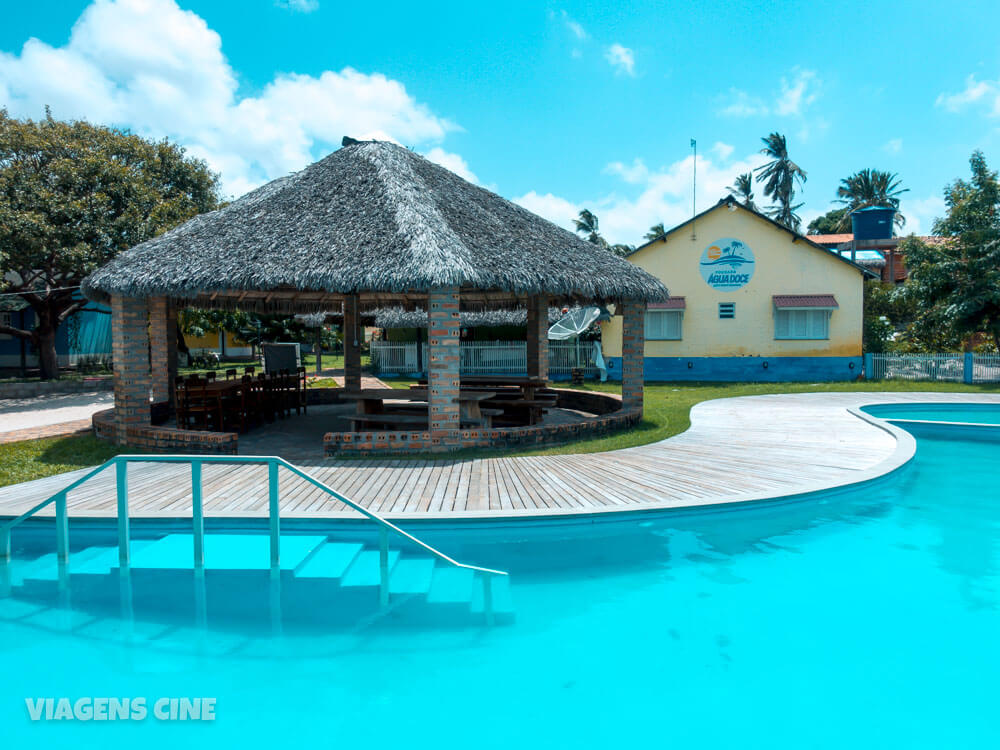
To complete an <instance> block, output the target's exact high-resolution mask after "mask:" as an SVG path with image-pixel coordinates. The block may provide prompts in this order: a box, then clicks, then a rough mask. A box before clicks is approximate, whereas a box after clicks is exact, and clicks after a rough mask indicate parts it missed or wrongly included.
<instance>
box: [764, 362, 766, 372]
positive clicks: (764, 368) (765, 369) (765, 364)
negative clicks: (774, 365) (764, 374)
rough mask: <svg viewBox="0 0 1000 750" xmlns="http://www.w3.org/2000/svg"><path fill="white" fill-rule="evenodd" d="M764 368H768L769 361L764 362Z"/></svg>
mask: <svg viewBox="0 0 1000 750" xmlns="http://www.w3.org/2000/svg"><path fill="white" fill-rule="evenodd" d="M764 369H765V370H766V369H767V362H765V363H764Z"/></svg>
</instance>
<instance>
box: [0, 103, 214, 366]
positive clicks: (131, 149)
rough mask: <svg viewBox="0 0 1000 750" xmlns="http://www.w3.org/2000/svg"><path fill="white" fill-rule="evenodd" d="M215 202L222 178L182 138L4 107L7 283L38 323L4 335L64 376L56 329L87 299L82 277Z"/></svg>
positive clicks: (0, 196) (0, 158)
mask: <svg viewBox="0 0 1000 750" xmlns="http://www.w3.org/2000/svg"><path fill="white" fill-rule="evenodd" d="M217 205H218V180H217V177H216V176H215V175H213V174H212V173H211V172H210V171H209V170H208V168H207V167H206V165H205V163H204V162H202V161H200V160H196V159H192V158H190V157H188V156H186V155H185V153H184V149H182V148H180V147H179V146H177V145H175V144H172V143H169V142H167V141H165V140H164V141H158V142H151V141H148V140H145V139H143V138H140V137H139V136H136V135H132V134H130V133H128V132H127V131H123V130H118V129H115V128H106V127H100V126H96V125H91V124H89V123H86V122H59V121H57V120H54V119H53V118H52V116H51V115H50V114H49V113H48V112H46V117H45V119H43V120H40V121H38V122H35V121H32V120H17V119H14V118H12V117H10V116H9V115H8V114H7V111H6V110H0V291H3V292H7V293H10V292H14V293H17V294H18V296H19V297H20V298H21V299H23V300H24V301H25V302H26V303H27V304H28V305H30V306H31V309H32V310H33V311H34V314H35V327H34V328H33V329H31V330H22V329H20V328H16V327H13V326H7V325H0V333H6V334H10V335H13V336H16V337H18V338H21V339H24V340H27V341H29V342H31V345H32V346H33V347H34V348H35V349H36V350H37V351H38V354H39V361H40V365H41V375H42V377H43V378H46V379H48V378H57V377H58V376H59V367H58V362H57V359H56V345H55V337H56V329H57V328H58V327H59V325H60V324H61V323H63V322H64V321H66V319H67V318H69V317H70V316H71V315H73V314H74V313H76V312H79V311H80V310H82V309H83V308H84V306H85V305H86V300H84V299H83V298H82V297H81V296H80V294H79V291H78V287H79V285H80V282H81V281H82V280H83V278H84V277H85V276H87V274H89V273H90V272H91V271H93V270H94V269H95V268H97V267H98V266H100V265H101V264H103V263H105V262H107V261H108V260H110V259H111V258H113V257H114V256H115V255H117V254H118V253H120V252H121V251H122V250H125V249H127V248H129V247H132V246H133V245H137V244H139V243H140V242H143V241H144V240H147V239H149V238H151V237H154V236H156V235H158V234H160V233H161V232H164V231H166V230H167V229H169V228H171V227H173V226H176V225H177V224H180V223H181V222H183V221H186V220H187V219H190V218H191V217H192V216H195V215H196V214H199V213H201V212H203V211H209V210H211V209H214V208H215V207H216V206H217Z"/></svg>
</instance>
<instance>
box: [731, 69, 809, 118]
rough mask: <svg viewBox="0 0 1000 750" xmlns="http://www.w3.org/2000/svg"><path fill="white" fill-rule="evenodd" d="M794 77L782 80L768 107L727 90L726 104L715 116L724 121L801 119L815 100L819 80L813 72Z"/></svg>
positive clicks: (756, 98)
mask: <svg viewBox="0 0 1000 750" xmlns="http://www.w3.org/2000/svg"><path fill="white" fill-rule="evenodd" d="M793 73H794V76H793V77H792V78H791V80H789V78H787V77H784V76H782V78H781V82H780V88H779V91H778V92H777V93H775V94H774V95H773V101H772V102H770V103H768V102H767V101H765V100H764V99H763V98H761V97H759V96H752V95H751V94H748V93H747V92H746V91H743V90H741V89H736V88H731V89H729V94H728V96H727V97H726V98H727V99H728V102H727V103H726V104H725V106H723V107H722V109H720V110H719V114H721V115H725V116H727V117H762V116H766V115H771V114H773V115H776V116H778V117H801V116H802V115H804V114H805V110H806V109H807V108H808V107H809V105H811V104H812V103H813V102H815V101H816V99H817V97H818V96H819V93H818V89H819V87H820V80H819V78H818V77H817V75H816V72H815V71H813V70H798V69H796V70H794V71H793Z"/></svg>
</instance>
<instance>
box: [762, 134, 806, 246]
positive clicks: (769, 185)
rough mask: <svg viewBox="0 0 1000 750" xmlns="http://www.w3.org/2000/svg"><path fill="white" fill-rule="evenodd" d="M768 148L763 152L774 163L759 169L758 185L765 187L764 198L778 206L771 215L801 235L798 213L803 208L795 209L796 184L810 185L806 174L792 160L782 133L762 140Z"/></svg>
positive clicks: (796, 206) (798, 206)
mask: <svg viewBox="0 0 1000 750" xmlns="http://www.w3.org/2000/svg"><path fill="white" fill-rule="evenodd" d="M761 141H763V142H764V148H762V149H761V150H760V152H761V153H762V154H764V155H765V156H769V157H770V158H771V161H769V162H768V163H767V164H765V165H763V166H761V167H757V169H756V170H755V172H756V173H757V181H758V182H763V183H764V195H766V196H767V197H768V198H770V199H771V201H772V202H773V203H775V204H776V205H774V206H772V207H771V208H770V209H768V214H769V215H770V216H771V218H772V219H774V220H775V221H777V222H779V223H781V224H784V225H785V226H786V227H788V228H789V229H792V230H794V231H798V229H799V226H800V225H801V223H802V221H801V219H799V217H798V216H796V214H795V211H796V210H797V209H799V208H801V207H802V204H801V203H799V204H798V205H795V206H793V205H792V199H793V198H794V197H795V182H796V181H798V183H799V184H800V185H801V184H803V183H804V182H805V181H806V172H805V170H804V169H802V167H800V166H799V165H798V164H796V163H795V162H794V161H792V160H791V159H789V158H788V144H787V142H786V141H785V136H783V135H781V133H771V134H770V135H769V136H767V137H766V138H761Z"/></svg>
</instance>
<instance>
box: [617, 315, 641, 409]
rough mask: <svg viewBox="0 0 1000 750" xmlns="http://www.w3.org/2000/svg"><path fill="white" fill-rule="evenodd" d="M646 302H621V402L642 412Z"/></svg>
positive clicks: (625, 406)
mask: <svg viewBox="0 0 1000 750" xmlns="http://www.w3.org/2000/svg"><path fill="white" fill-rule="evenodd" d="M645 329H646V303H645V302H634V301H631V300H627V301H625V302H624V303H623V304H622V402H623V406H624V408H625V409H626V410H629V409H638V410H639V413H640V414H641V413H642V390H643V383H644V380H645V378H644V376H643V366H644V359H645V346H646V341H645V339H646V335H645V334H646V330H645Z"/></svg>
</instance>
